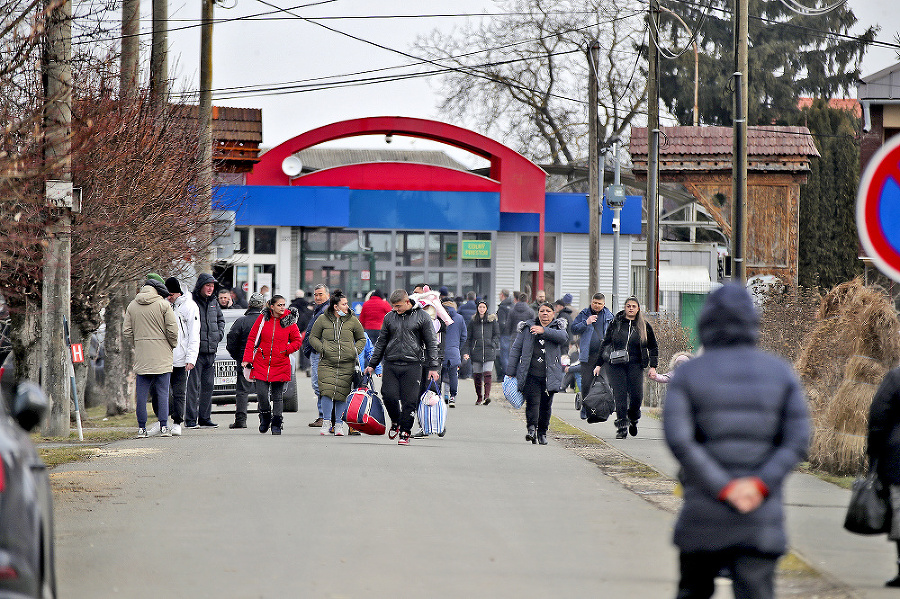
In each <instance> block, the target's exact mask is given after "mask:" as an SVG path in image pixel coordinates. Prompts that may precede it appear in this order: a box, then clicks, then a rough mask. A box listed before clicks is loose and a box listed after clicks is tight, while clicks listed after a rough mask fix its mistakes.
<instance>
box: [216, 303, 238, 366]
mask: <svg viewBox="0 0 900 599" xmlns="http://www.w3.org/2000/svg"><path fill="white" fill-rule="evenodd" d="M243 315H244V310H222V316H224V317H225V334H224V335H222V340H221V341H219V347H217V348H216V354H221V355H228V350H226V349H225V344H226V342H227V337H228V331H230V330H231V327H232V325H234V322H235V321H236V320H237V319H238V318H240V317H241V316H243Z"/></svg>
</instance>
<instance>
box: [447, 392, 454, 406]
mask: <svg viewBox="0 0 900 599" xmlns="http://www.w3.org/2000/svg"><path fill="white" fill-rule="evenodd" d="M447 403H448V404H449V405H450V407H451V408H455V407H456V398H455V397H453V396H452V395H451V396H450V399H449V400H448V402H447Z"/></svg>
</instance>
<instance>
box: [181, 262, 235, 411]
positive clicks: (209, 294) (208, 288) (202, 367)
mask: <svg viewBox="0 0 900 599" xmlns="http://www.w3.org/2000/svg"><path fill="white" fill-rule="evenodd" d="M192 297H193V298H194V303H196V304H197V308H198V309H199V310H200V353H198V354H197V363H196V364H194V369H193V370H191V374H190V375H189V376H188V388H187V398H186V403H187V405H186V406H185V415H184V425H185V428H216V427H217V426H218V425H217V424H216V423H215V422H213V421H212V393H213V382H214V381H215V377H216V349H218V346H219V341H221V340H222V337H223V336H224V335H225V317H224V316H223V315H222V308H220V307H219V302H218V301H216V279H215V277H213V276H212V275H211V274H208V273H203V274H201V275H200V276H199V277H197V284H196V285H195V286H194V292H193V294H192Z"/></svg>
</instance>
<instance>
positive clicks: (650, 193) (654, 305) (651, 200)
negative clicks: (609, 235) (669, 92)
mask: <svg viewBox="0 0 900 599" xmlns="http://www.w3.org/2000/svg"><path fill="white" fill-rule="evenodd" d="M658 31H659V3H658V2H657V0H650V35H649V41H650V43H649V47H648V56H647V59H648V62H649V75H648V79H649V86H648V90H647V304H646V306H647V310H648V311H649V312H657V311H659V290H658V287H659V285H658V284H659V50H658V48H657V46H656V35H657V32H658Z"/></svg>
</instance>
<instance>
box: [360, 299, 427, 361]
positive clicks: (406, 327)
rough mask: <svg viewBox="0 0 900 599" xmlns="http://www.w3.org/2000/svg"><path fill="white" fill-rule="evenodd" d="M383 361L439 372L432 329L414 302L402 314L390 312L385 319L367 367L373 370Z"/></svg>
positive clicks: (425, 314) (425, 315)
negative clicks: (421, 366) (416, 364)
mask: <svg viewBox="0 0 900 599" xmlns="http://www.w3.org/2000/svg"><path fill="white" fill-rule="evenodd" d="M423 347H424V351H423ZM382 360H383V361H385V362H395V363H398V364H415V363H419V364H422V365H423V366H426V367H428V369H429V370H440V365H441V360H440V356H439V351H438V344H437V336H436V335H435V334H434V325H433V324H432V323H431V317H430V316H429V315H428V313H427V312H426V311H425V310H422V309H420V308H419V304H418V303H417V302H413V307H412V308H411V309H409V310H407V311H406V312H404V313H403V314H397V313H396V312H395V311H393V310H391V311H390V312H388V313H387V314H386V315H385V317H384V322H382V323H381V332H380V333H378V342H377V343H375V350H374V351H373V352H372V357H371V358H369V364H368V365H369V366H371V367H372V368H375V367H376V366H378V364H380V363H381V362H382Z"/></svg>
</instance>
